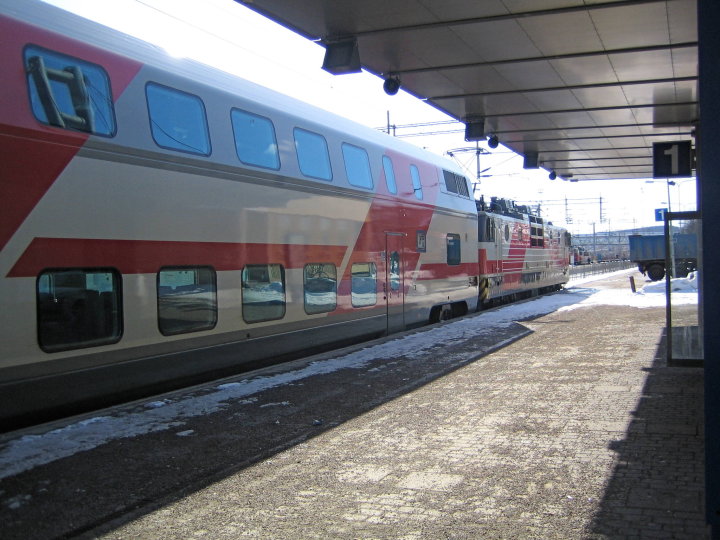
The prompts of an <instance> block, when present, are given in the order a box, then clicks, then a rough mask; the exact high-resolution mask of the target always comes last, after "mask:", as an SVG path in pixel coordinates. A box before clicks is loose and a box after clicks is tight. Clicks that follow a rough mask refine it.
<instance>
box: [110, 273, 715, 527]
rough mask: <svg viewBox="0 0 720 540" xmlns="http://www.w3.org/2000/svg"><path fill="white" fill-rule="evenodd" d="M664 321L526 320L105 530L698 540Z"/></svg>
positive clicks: (686, 375) (694, 418)
mask: <svg viewBox="0 0 720 540" xmlns="http://www.w3.org/2000/svg"><path fill="white" fill-rule="evenodd" d="M626 280H627V278H626V277H623V278H622V283H621V282H620V281H619V280H616V281H614V282H608V283H607V286H610V287H612V286H626ZM663 317H664V311H663V310H662V309H642V310H641V309H635V308H629V307H617V306H612V307H611V306H595V307H587V308H578V309H575V310H571V311H561V312H556V313H553V314H550V315H548V316H545V317H543V318H540V319H537V320H534V321H530V322H526V323H524V324H525V325H526V326H527V327H528V328H529V329H530V330H532V331H533V333H532V334H531V335H529V336H527V337H525V338H523V339H521V340H519V341H517V342H515V343H513V344H511V345H509V346H507V347H505V348H503V349H501V350H499V351H496V352H494V353H493V354H491V355H489V356H486V357H483V358H482V359H480V360H478V361H476V362H473V363H471V364H468V365H466V366H464V367H462V368H460V369H458V370H456V371H453V372H452V373H449V374H447V375H445V376H444V377H442V378H440V379H437V380H434V381H432V382H430V383H428V384H426V385H424V386H422V387H420V388H417V389H416V390H414V391H412V392H410V393H406V394H404V395H401V396H400V397H398V398H396V399H394V400H392V401H389V402H386V403H383V404H381V405H379V406H377V407H376V408H374V409H371V410H368V411H367V412H365V413H364V414H362V415H360V416H357V417H354V418H352V419H349V420H348V421H346V422H344V423H342V424H341V425H338V426H336V427H334V428H333V429H329V430H327V431H325V432H324V433H322V434H320V435H318V436H317V437H315V438H312V439H309V440H307V441H305V442H303V443H301V444H297V445H295V446H293V447H291V448H290V449H288V450H286V451H284V452H280V453H277V454H275V455H273V456H271V457H269V458H268V459H265V460H264V461H261V462H259V463H256V464H255V465H253V466H251V467H248V468H246V469H244V470H241V471H238V472H236V473H235V474H231V475H229V476H227V477H226V478H223V479H220V480H218V481H217V482H215V483H213V484H211V485H209V486H207V487H205V488H203V489H200V490H198V491H197V492H194V493H192V494H189V495H187V496H186V497H184V498H180V499H178V500H175V501H171V502H168V504H166V505H165V506H163V507H162V508H160V509H158V510H156V511H154V512H150V513H148V514H147V515H145V516H141V517H139V518H138V519H137V520H135V521H133V522H130V523H127V524H125V525H123V526H120V527H119V528H117V529H115V530H113V531H112V532H109V533H108V534H107V535H106V538H118V539H120V538H199V537H204V538H245V537H248V538H293V539H295V538H341V539H344V538H348V539H349V538H398V539H438V538H447V539H450V538H458V539H459V538H463V539H465V538H468V539H475V538H528V539H533V538H537V539H548V538H562V539H566V538H587V539H610V538H613V539H614V538H689V539H690V538H692V539H695V538H704V537H705V535H706V531H705V526H704V519H703V514H702V504H703V503H702V497H703V434H702V422H703V419H702V384H703V383H702V370H701V369H692V368H668V367H666V366H665V365H664V360H658V359H656V356H657V349H658V343H659V341H660V337H661V333H662V327H663V323H664V320H663ZM345 390H346V392H347V393H348V394H351V393H352V392H353V391H354V390H353V387H352V386H351V385H348V386H347V388H346V389H345ZM197 459H198V460H202V459H203V457H202V455H198V456H197Z"/></svg>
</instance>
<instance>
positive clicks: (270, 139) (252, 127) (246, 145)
mask: <svg viewBox="0 0 720 540" xmlns="http://www.w3.org/2000/svg"><path fill="white" fill-rule="evenodd" d="M230 118H231V120H232V126H233V133H234V134H235V150H236V151H237V155H238V158H239V159H240V161H242V162H243V163H245V164H246V165H255V166H256V167H264V168H266V169H275V170H278V169H279V168H280V156H279V155H278V145H277V139H276V137H275V127H274V126H273V123H272V121H271V120H270V119H269V118H265V117H264V116H258V115H257V114H253V113H250V112H247V111H242V110H240V109H233V110H232V111H231V113H230Z"/></svg>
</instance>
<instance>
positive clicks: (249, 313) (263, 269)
mask: <svg viewBox="0 0 720 540" xmlns="http://www.w3.org/2000/svg"><path fill="white" fill-rule="evenodd" d="M242 313H243V319H245V321H246V322H249V323H254V322H261V321H272V320H275V319H282V318H283V317H284V316H285V269H284V268H283V267H282V266H281V265H279V264H249V265H247V266H246V267H245V268H243V271H242Z"/></svg>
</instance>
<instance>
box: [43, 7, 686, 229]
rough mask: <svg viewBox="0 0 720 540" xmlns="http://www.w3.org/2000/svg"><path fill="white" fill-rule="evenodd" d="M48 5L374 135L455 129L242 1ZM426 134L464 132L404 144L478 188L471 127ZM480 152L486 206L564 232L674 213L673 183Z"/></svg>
mask: <svg viewBox="0 0 720 540" xmlns="http://www.w3.org/2000/svg"><path fill="white" fill-rule="evenodd" d="M45 1H46V2H48V3H50V4H54V5H56V6H58V7H61V8H63V9H67V10H69V11H73V12H76V13H78V14H79V15H82V16H83V17H87V18H89V19H93V20H96V21H98V22H100V23H102V24H105V25H107V26H111V27H113V28H116V29H118V30H120V31H122V32H125V33H127V34H131V35H133V36H135V37H138V38H141V39H143V40H146V41H149V42H152V43H154V44H156V45H159V46H161V47H163V48H164V49H165V50H167V51H168V52H169V53H170V54H172V55H173V56H178V57H188V58H192V59H194V60H198V61H201V62H204V63H206V64H209V65H212V66H215V67H217V68H219V69H222V70H224V71H228V72H230V73H233V74H235V75H238V76H240V77H243V78H245V79H248V80H251V81H253V82H255V83H257V84H261V85H263V86H266V87H268V88H272V89H274V90H276V91H278V92H282V93H284V94H287V95H291V96H292V97H295V98H297V99H300V100H302V101H305V102H308V103H311V104H313V105H315V106H317V107H321V108H323V109H326V110H329V111H332V112H334V113H336V114H339V115H340V116H344V117H346V118H350V119H351V120H354V121H356V122H358V123H361V124H364V125H367V126H370V127H373V128H379V127H383V126H385V125H386V124H387V117H388V112H389V114H390V120H391V123H393V124H397V125H404V124H414V123H423V122H447V121H450V120H452V119H451V118H449V117H448V116H446V115H445V114H443V113H441V112H439V111H437V110H436V109H434V108H432V107H431V106H429V105H427V104H425V103H423V102H422V101H420V100H418V99H416V98H414V97H412V96H410V95H408V94H406V93H405V92H403V91H402V90H401V91H400V92H399V93H398V94H397V95H396V96H387V95H386V94H385V92H384V91H383V89H382V81H381V80H380V79H379V78H377V77H375V76H374V75H370V74H368V73H365V72H363V73H360V74H351V75H341V76H333V75H330V74H328V73H326V72H325V71H323V70H322V69H321V65H322V60H323V53H324V49H323V48H322V47H321V46H320V45H317V44H315V43H312V42H310V41H308V40H306V39H305V38H303V37H301V36H298V35H296V34H294V33H292V32H291V31H289V30H287V29H286V28H283V27H282V26H279V25H277V24H276V23H273V22H272V21H270V20H268V19H265V18H263V17H262V16H260V15H258V14H256V13H255V12H253V11H251V10H249V9H247V8H245V7H244V6H242V5H240V4H239V3H238V2H235V1H234V0H202V1H200V0H45ZM360 55H361V58H362V51H360ZM427 129H428V131H445V130H452V129H456V130H458V131H459V132H458V133H454V134H449V135H432V136H422V137H408V138H405V140H406V141H408V142H410V143H412V144H416V145H418V146H421V147H423V148H426V149H428V150H429V151H431V152H434V153H436V154H445V155H447V152H448V151H450V150H455V151H454V152H453V155H454V157H453V158H452V159H454V160H455V161H456V162H457V163H458V164H459V165H460V166H461V167H463V168H464V169H465V171H466V174H467V175H468V177H469V178H470V179H472V180H473V181H475V180H476V172H477V167H476V156H475V152H474V151H473V150H472V149H473V148H474V143H467V142H465V140H464V136H463V135H464V134H463V133H462V125H461V124H458V123H455V124H450V125H440V126H435V127H429V128H427ZM406 131H408V130H404V131H403V132H406ZM412 131H413V132H415V133H417V130H412ZM481 148H484V149H486V150H489V151H490V152H491V154H490V155H482V156H481V157H480V169H481V170H485V169H487V170H486V171H485V172H483V177H482V178H480V185H479V187H478V188H477V190H476V194H477V196H478V197H479V194H483V195H484V196H485V198H486V200H489V198H490V197H491V196H500V197H506V198H511V199H515V200H518V201H522V202H531V201H532V202H534V201H545V204H544V205H543V217H545V218H546V219H549V220H552V221H553V222H555V223H556V224H560V225H562V224H565V221H566V217H567V218H569V219H570V222H569V223H567V227H568V229H569V230H570V232H573V233H578V232H581V233H586V232H592V227H593V223H594V224H595V227H596V230H602V231H607V230H615V229H628V228H634V227H641V226H649V225H656V224H658V223H656V222H655V221H654V209H655V208H666V207H667V206H668V204H667V202H668V188H667V185H666V183H665V181H664V180H656V181H653V182H652V183H646V182H645V181H644V180H624V181H622V180H618V181H596V182H590V181H586V182H574V183H571V182H565V181H561V180H555V181H551V180H549V179H548V173H547V171H544V170H543V169H540V170H539V171H530V170H524V169H523V168H522V162H523V160H522V158H521V157H520V156H517V155H516V154H514V153H512V152H510V151H509V150H508V149H506V148H504V147H503V146H502V145H501V146H499V147H498V148H496V149H495V150H490V149H489V148H488V147H487V146H486V145H485V144H481ZM458 149H460V150H459V151H458ZM694 193H695V182H694V180H689V179H682V180H679V181H678V182H677V183H676V185H675V186H672V187H671V188H670V199H671V200H670V203H671V209H672V210H673V211H677V210H694V209H695V195H694ZM566 197H567V199H568V203H567V206H566V205H565V198H566ZM601 197H602V221H601V212H600V211H601V203H600V198H601Z"/></svg>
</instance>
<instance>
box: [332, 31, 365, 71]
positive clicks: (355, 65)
mask: <svg viewBox="0 0 720 540" xmlns="http://www.w3.org/2000/svg"><path fill="white" fill-rule="evenodd" d="M322 68H323V69H324V70H325V71H327V72H328V73H332V74H333V75H343V74H345V73H359V72H360V71H362V70H361V66H360V52H359V51H358V44H357V39H355V38H350V39H343V40H340V41H332V42H328V43H326V44H325V58H324V59H323V65H322Z"/></svg>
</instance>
